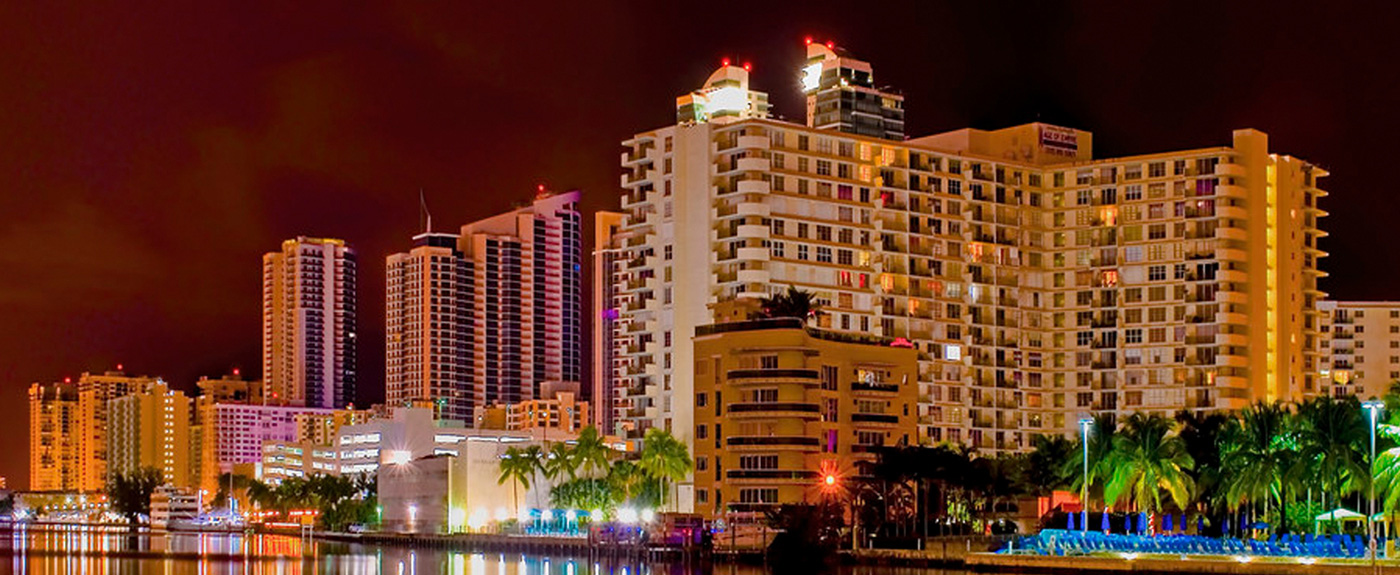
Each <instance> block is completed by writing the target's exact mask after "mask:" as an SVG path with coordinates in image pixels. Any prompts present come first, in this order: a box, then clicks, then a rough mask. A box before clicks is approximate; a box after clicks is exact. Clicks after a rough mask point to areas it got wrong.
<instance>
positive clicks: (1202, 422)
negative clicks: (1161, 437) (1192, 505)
mask: <svg viewBox="0 0 1400 575" xmlns="http://www.w3.org/2000/svg"><path fill="white" fill-rule="evenodd" d="M1176 421H1177V423H1179V424H1180V425H1181V427H1180V428H1179V429H1178V431H1177V437H1180V438H1181V442H1182V444H1183V445H1184V446H1185V448H1186V454H1187V455H1190V456H1191V460H1192V461H1194V462H1195V463H1196V468H1195V473H1194V474H1193V476H1192V479H1193V481H1194V482H1195V484H1196V493H1195V499H1196V506H1197V510H1198V511H1200V512H1203V513H1214V512H1218V511H1222V510H1223V509H1222V508H1223V503H1224V501H1225V498H1224V497H1223V494H1222V492H1221V488H1220V484H1221V476H1220V444H1221V441H1222V440H1223V439H1224V438H1225V437H1227V436H1229V434H1231V433H1234V432H1233V431H1231V428H1232V427H1236V426H1238V425H1239V422H1238V420H1236V419H1235V418H1234V417H1232V416H1231V415H1230V414H1228V413H1225V412H1212V413H1200V412H1195V411H1187V410H1184V409H1183V410H1181V411H1179V412H1177V414H1176Z"/></svg>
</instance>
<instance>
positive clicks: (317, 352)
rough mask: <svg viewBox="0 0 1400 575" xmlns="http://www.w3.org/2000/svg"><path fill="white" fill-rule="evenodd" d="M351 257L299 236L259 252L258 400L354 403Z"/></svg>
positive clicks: (334, 244)
mask: <svg viewBox="0 0 1400 575" xmlns="http://www.w3.org/2000/svg"><path fill="white" fill-rule="evenodd" d="M355 270H356V259H355V252H354V250H352V249H350V248H349V247H348V246H346V245H345V242H344V241H341V240H336V239H326V238H307V237H299V238H296V239H292V240H287V241H285V242H282V249H281V250H280V251H276V252H270V253H267V254H264V255H263V299H262V304H263V334H262V335H263V345H262V357H263V383H264V386H265V391H264V395H265V401H266V402H268V403H276V404H281V405H295V406H306V407H322V408H336V407H344V406H346V405H348V404H350V403H351V402H353V401H354V400H355V381H356V378H355V375H356V373H355V350H356V339H355V338H356V332H355V325H356V323H355V310H356V290H355V277H356V271H355Z"/></svg>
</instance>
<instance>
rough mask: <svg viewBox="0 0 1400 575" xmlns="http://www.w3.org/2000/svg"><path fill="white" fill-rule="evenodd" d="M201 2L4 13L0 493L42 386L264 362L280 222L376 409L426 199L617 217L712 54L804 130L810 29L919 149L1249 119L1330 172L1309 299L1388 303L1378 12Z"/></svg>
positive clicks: (1211, 7) (1390, 81) (712, 61)
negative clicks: (337, 262)
mask: <svg viewBox="0 0 1400 575" xmlns="http://www.w3.org/2000/svg"><path fill="white" fill-rule="evenodd" d="M214 4H215V3H211V2H184V3H171V4H170V5H168V6H155V5H151V6H137V5H136V4H135V3H130V2H106V3H98V4H95V5H91V6H83V5H80V3H76V2H5V3H0V176H3V179H2V180H0V386H3V387H0V418H3V420H4V421H8V422H10V423H8V424H6V425H5V426H4V427H3V429H4V431H5V432H4V433H0V475H4V476H8V478H9V484H10V486H11V487H20V488H23V487H24V486H25V485H27V483H28V473H27V467H26V466H27V438H28V433H27V427H26V426H25V421H26V417H27V415H26V410H25V405H26V400H25V390H26V389H27V387H28V386H29V384H30V383H32V382H35V381H54V380H58V379H61V378H63V377H64V376H73V377H76V376H77V375H78V374H79V373H81V372H82V371H85V370H88V371H102V370H105V369H110V368H112V367H113V366H115V365H116V364H117V363H119V362H120V363H124V364H125V365H126V367H127V371H129V372H135V373H146V374H152V375H160V376H163V377H165V378H166V379H167V380H169V381H172V382H173V383H174V384H175V385H176V386H177V387H184V388H189V387H191V386H192V385H193V382H194V380H195V379H197V377H198V376H200V375H217V374H220V373H225V372H227V371H228V370H229V369H230V368H232V367H241V368H242V369H243V371H244V373H245V374H256V372H257V371H258V355H259V346H260V332H259V330H260V327H259V320H260V316H259V314H260V298H261V294H260V289H261V287H260V286H261V278H260V274H261V269H260V265H261V264H260V255H261V254H262V253H263V252H265V251H269V250H273V249H276V248H277V247H278V245H279V243H280V242H281V241H282V240H283V239H286V238H289V237H293V236H296V235H312V236H330V237H340V238H344V239H346V240H348V241H349V242H350V243H351V245H353V246H354V247H355V248H356V249H357V250H358V251H359V254H360V258H361V262H362V263H361V265H360V268H359V269H360V278H359V287H360V294H361V295H360V299H361V307H360V310H359V312H360V334H361V337H360V341H361V342H362V343H361V348H360V365H359V367H360V373H361V376H360V381H361V392H360V399H361V403H362V404H363V403H369V402H371V401H376V400H379V399H382V397H383V362H384V360H383V355H384V348H383V306H384V303H383V299H384V257H385V256H386V255H388V254H389V253H392V252H394V251H400V250H402V249H404V248H405V247H406V246H407V245H408V243H409V238H410V236H412V235H413V234H414V233H415V232H416V231H418V193H419V189H422V190H424V192H425V193H426V195H427V198H428V203H429V205H430V207H431V209H432V212H433V216H434V217H433V220H434V223H435V224H436V227H437V228H438V229H456V228H457V227H458V226H460V225H461V224H464V223H466V222H468V221H470V220H472V219H475V218H479V217H484V216H487V215H491V214H493V213H496V212H499V211H503V210H506V209H509V208H511V207H512V205H513V204H514V203H517V202H520V201H524V200H526V199H528V198H529V197H530V195H531V193H532V191H533V189H534V187H535V185H536V184H537V183H544V184H547V185H548V186H550V187H551V188H554V189H558V190H563V189H571V188H580V189H582V190H583V191H584V198H585V200H584V206H585V207H586V209H587V210H588V211H590V212H591V211H592V210H595V209H600V208H608V207H615V206H616V200H615V197H616V192H617V187H618V174H619V173H620V170H619V168H618V154H619V152H620V151H621V147H620V146H619V142H620V141H621V140H623V139H625V138H627V137H628V136H630V135H631V134H633V133H635V132H638V131H642V130H645V129H649V128H654V127H659V126H663V125H666V124H667V123H669V122H672V121H673V120H674V98H675V97H676V96H678V95H680V94H682V93H684V92H687V91H689V90H691V89H693V88H696V87H699V85H700V83H701V82H703V80H704V79H705V77H706V76H707V75H708V74H709V72H710V71H711V70H712V69H713V68H714V67H715V66H717V65H718V63H719V61H720V59H721V58H722V57H726V56H728V57H731V58H733V59H734V60H735V61H736V62H743V61H751V62H753V64H754V73H755V80H754V85H755V87H756V88H757V89H761V90H766V91H768V92H769V93H770V94H771V95H772V98H773V101H774V104H775V112H776V113H777V114H778V115H781V116H785V117H787V118H790V119H792V120H795V121H801V118H802V114H803V108H802V105H801V101H800V99H799V94H798V92H797V88H796V78H797V76H796V74H797V67H798V65H799V63H800V60H801V58H802V39H803V37H804V36H808V35H810V36H813V37H815V38H816V39H817V40H818V41H825V40H828V39H830V40H834V41H835V42H837V43H838V44H841V45H842V46H845V47H847V48H848V49H850V50H851V51H852V52H853V53H854V54H855V55H857V56H859V57H861V58H863V59H866V60H869V61H871V62H872V63H873V65H874V67H875V75H876V80H877V82H879V83H881V84H889V85H892V86H895V87H897V88H900V89H902V90H903V91H904V93H905V95H906V109H907V117H908V132H909V133H910V134H911V135H914V136H918V135H924V134H928V133H932V132H936V131H942V130H951V129H957V128H962V127H966V126H972V127H977V128H999V127H1004V126H1007V125H1012V124H1016V123H1022V122H1028V121H1035V120H1037V119H1039V120H1042V121H1046V122H1052V123H1059V124H1063V125H1068V126H1072V127H1075V128H1081V129H1086V130H1089V131H1092V132H1093V133H1094V134H1095V138H1094V140H1095V144H1097V147H1098V150H1096V151H1097V152H1098V154H1097V155H1099V156H1101V157H1103V156H1110V155H1122V154H1131V153H1147V152H1154V151H1162V150H1168V149H1178V148H1190V147H1203V146H1217V145H1225V144H1228V143H1229V142H1230V132H1231V130H1232V129H1235V128H1244V127H1252V128H1258V129H1261V130H1264V131H1266V132H1268V133H1269V134H1270V135H1271V136H1272V142H1271V145H1272V147H1273V149H1274V150H1275V151H1278V152H1282V153H1287V154H1292V155H1296V156H1300V157H1303V158H1307V159H1308V160H1310V161H1312V162H1315V163H1317V164H1319V165H1321V166H1323V167H1324V168H1326V169H1328V170H1330V171H1331V172H1332V173H1333V176H1331V177H1330V178H1328V179H1326V180H1324V183H1323V186H1324V187H1325V188H1326V189H1328V190H1329V191H1330V192H1331V194H1332V195H1331V197H1329V198H1327V199H1326V200H1325V201H1324V204H1323V207H1324V208H1325V209H1326V210H1328V211H1330V212H1331V214H1332V215H1331V217H1329V218H1327V219H1326V220H1324V221H1323V227H1324V229H1326V230H1328V231H1329V232H1330V233H1331V236H1330V237H1328V238H1326V239H1325V240H1324V241H1323V244H1322V247H1323V249H1325V250H1328V251H1330V252H1331V253H1332V256H1331V257H1329V258H1327V259H1326V260H1324V262H1323V266H1324V269H1326V270H1327V271H1329V272H1330V273H1331V274H1332V277H1331V278H1330V279H1328V280H1326V282H1325V284H1324V286H1325V287H1324V289H1326V290H1328V291H1330V292H1332V293H1333V294H1334V295H1335V296H1336V297H1338V298H1341V299H1400V286H1396V285H1395V282H1396V280H1397V276H1400V272H1397V268H1398V267H1400V255H1396V254H1395V253H1394V252H1392V251H1391V250H1390V249H1389V246H1390V242H1389V240H1390V238H1391V236H1392V231H1393V230H1394V227H1395V222H1396V221H1400V207H1397V205H1396V204H1395V203H1394V202H1392V201H1390V200H1389V199H1388V198H1390V197H1391V196H1392V195H1394V194H1395V193H1396V192H1397V190H1396V186H1395V185H1394V183H1395V180H1394V179H1393V178H1391V177H1388V176H1386V174H1388V173H1390V171H1391V170H1393V169H1394V167H1395V165H1396V161H1397V149H1396V145H1395V143H1394V141H1393V140H1392V139H1391V138H1392V137H1394V136H1395V135H1397V134H1400V106H1397V103H1398V102H1400V77H1398V75H1397V70H1400V67H1397V65H1396V62H1397V59H1400V28H1397V26H1396V24H1397V22H1398V21H1400V20H1397V18H1396V16H1397V14H1396V13H1395V10H1396V8H1394V7H1393V6H1394V4H1393V3H1376V4H1377V6H1362V5H1360V4H1357V5H1355V6H1348V5H1344V4H1341V3H1331V2H1329V3H1327V4H1328V5H1327V6H1325V7H1323V6H1302V5H1300V6H1298V7H1289V6H1286V5H1285V3H1280V2H1272V3H1268V4H1263V5H1261V6H1260V7H1249V6H1245V5H1244V4H1237V3H1217V2H1209V3H1201V4H1189V3H1184V2H1163V3H1160V4H1156V5H1149V4H1144V3H1139V2H1103V3H1097V4H1089V5H1068V4H1065V5H1062V4H1058V3H1049V2H1029V1H1027V2H1007V3H995V4H992V3H985V2H971V1H968V2H956V3H952V2H933V1H924V2H910V3H907V4H906V3H900V2H874V3H869V2H851V1H846V2H838V3H832V4H830V5H824V4H823V3H820V2H801V3H792V4H791V5H781V4H772V5H770V4H766V3H763V2H738V3H726V2H700V3H695V2H664V3H657V4H656V5H650V4H643V3H639V2H622V3H612V4H608V5H599V6H592V5H591V4H593V3H590V2H556V3H547V2H546V3H535V2H528V1H526V2H489V3H488V2H467V1H433V2H421V3H412V4H411V3H403V5H402V6H395V7H390V6H374V5H372V4H373V3H369V2H325V3H317V2H309V3H308V2H271V3H265V4H264V3H250V4H249V5H248V6H242V4H243V3H237V2H229V3H222V4H223V5H220V6H215V5H214ZM1375 10H1390V11H1391V12H1389V13H1378V12H1375ZM588 221H589V222H590V224H591V216H590V217H589V218H588ZM1388 230H1391V231H1388ZM591 237H592V235H591V229H590V230H589V231H588V236H587V238H589V241H591ZM1368 258H1369V259H1368Z"/></svg>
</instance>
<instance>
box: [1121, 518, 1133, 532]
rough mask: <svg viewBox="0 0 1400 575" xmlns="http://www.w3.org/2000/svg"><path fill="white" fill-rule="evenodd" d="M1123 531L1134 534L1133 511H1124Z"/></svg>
mask: <svg viewBox="0 0 1400 575" xmlns="http://www.w3.org/2000/svg"><path fill="white" fill-rule="evenodd" d="M1123 533H1126V534H1128V535H1132V534H1133V514H1132V513H1124V514H1123Z"/></svg>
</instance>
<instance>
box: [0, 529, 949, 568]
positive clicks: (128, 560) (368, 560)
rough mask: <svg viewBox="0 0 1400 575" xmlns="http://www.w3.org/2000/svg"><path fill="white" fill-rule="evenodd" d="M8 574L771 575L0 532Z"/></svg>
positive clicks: (321, 545)
mask: <svg viewBox="0 0 1400 575" xmlns="http://www.w3.org/2000/svg"><path fill="white" fill-rule="evenodd" d="M0 573H24V574H36V575H105V574H119V575H128V574H143V575H144V574H147V573H150V574H160V575H185V574H193V575H206V574H208V575H224V574H248V575H263V574H268V575H273V574H276V575H283V574H286V575H303V574H305V575H311V574H323V573H324V574H341V573H345V574H351V575H358V574H366V575H379V574H381V573H382V574H386V575H419V574H422V575H436V574H444V573H451V574H453V575H710V574H717V575H767V574H768V573H769V571H768V570H767V569H765V568H763V567H759V566H748V565H728V564H719V565H714V566H698V565H679V564H625V563H622V564H619V563H606V562H598V563H595V562H591V561H589V560H587V559H581V558H571V557H546V556H530V555H526V556H521V555H519V554H508V555H502V554H499V553H484V554H483V553H460V552H455V551H437V550H408V549H401V548H394V547H370V546H361V545H349V544H343V543H334V542H313V543H307V542H304V541H302V540H299V539H297V538H295V537H283V536H274V535H265V536H263V535H257V536H243V535H223V534H170V535H163V534H156V535H138V536H132V535H129V534H126V533H102V532H94V531H88V530H71V531H55V530H16V531H14V532H12V533H3V532H0ZM840 573H841V574H842V575H962V573H963V572H961V571H946V570H937V569H910V568H875V567H856V568H850V569H844V570H842V571H841V572H840Z"/></svg>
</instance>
